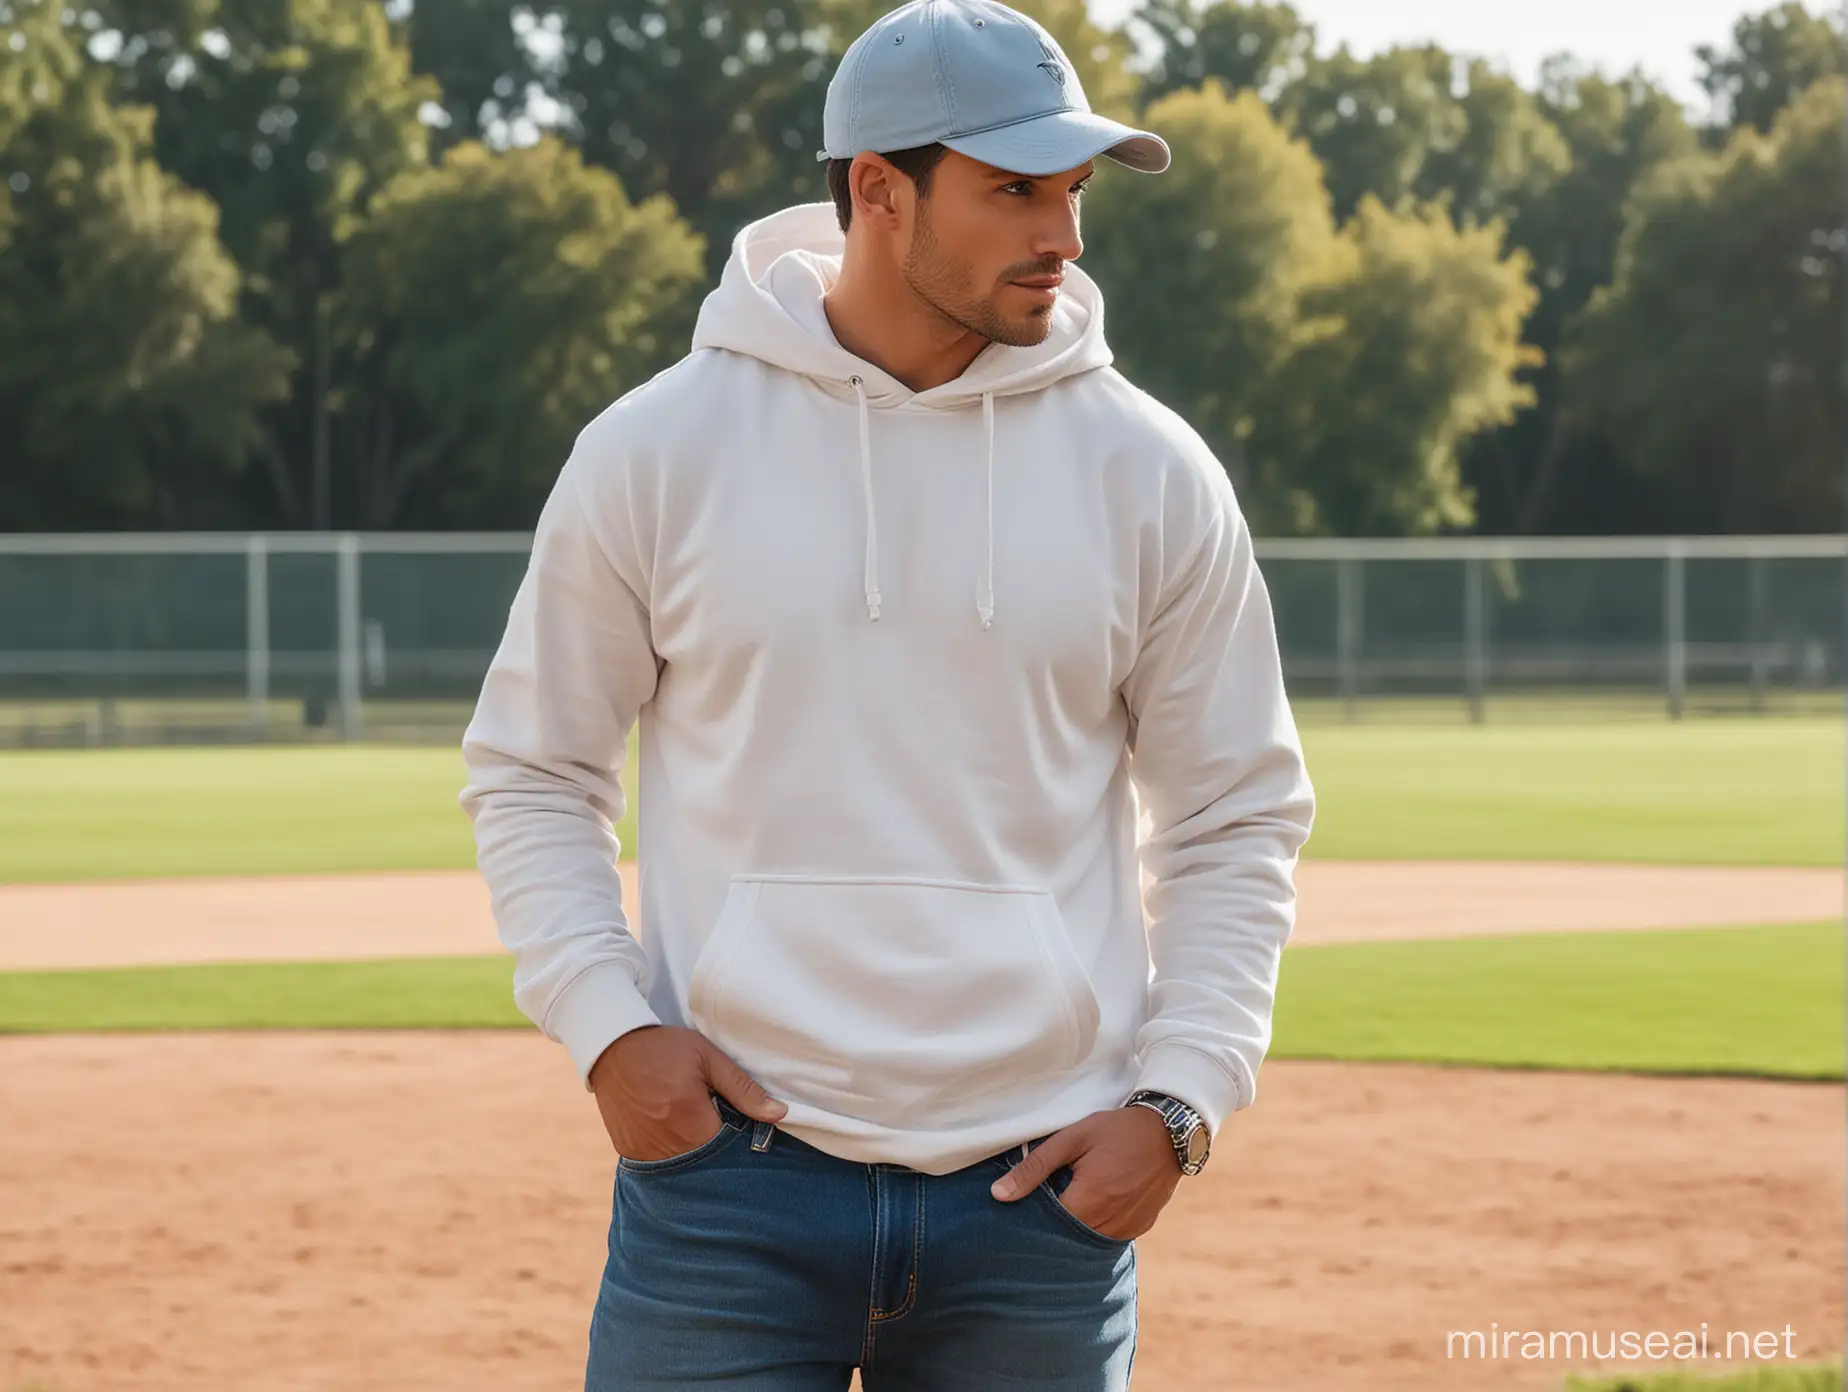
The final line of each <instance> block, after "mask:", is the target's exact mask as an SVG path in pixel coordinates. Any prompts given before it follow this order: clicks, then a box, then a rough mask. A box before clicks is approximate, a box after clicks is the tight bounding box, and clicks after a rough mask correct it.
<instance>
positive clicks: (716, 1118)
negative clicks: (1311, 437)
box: [463, 0, 1312, 1392]
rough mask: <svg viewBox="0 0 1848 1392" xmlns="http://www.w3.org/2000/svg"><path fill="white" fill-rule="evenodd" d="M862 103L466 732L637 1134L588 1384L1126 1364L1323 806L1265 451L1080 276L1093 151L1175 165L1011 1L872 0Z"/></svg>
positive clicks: (586, 1074) (530, 965)
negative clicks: (1201, 416)
mask: <svg viewBox="0 0 1848 1392" xmlns="http://www.w3.org/2000/svg"><path fill="white" fill-rule="evenodd" d="M825 133H826V141H827V149H826V151H824V152H823V155H824V157H826V158H828V159H829V160H830V164H829V185H830V188H831V190H832V191H833V193H834V197H835V203H834V205H833V206H830V205H827V204H818V205H809V206H803V207H795V208H791V209H788V210H786V211H785V212H782V213H779V214H777V215H775V216H773V217H769V218H766V219H764V220H763V221H761V222H758V223H756V224H754V225H753V226H750V227H748V228H746V229H745V230H744V231H743V232H742V233H741V234H740V235H739V237H738V239H737V241H736V244H735V246H734V248H733V252H732V257H731V261H730V264H729V265H728V266H727V267H726V269H725V273H724V276H723V279H722V281H721V284H720V285H719V287H718V289H717V290H716V291H714V292H713V294H712V295H711V296H710V298H708V300H707V301H706V303H705V305H704V307H703V310H702V313H701V315H700V318H699V323H698V327H697V329H696V331H695V334H694V341H693V351H692V352H691V354H690V355H689V356H688V357H687V358H685V359H684V360H682V361H681V362H680V363H678V364H676V365H675V366H674V367H672V368H670V369H668V370H667V371H665V372H663V373H661V374H660V375H659V376H657V377H656V378H654V379H653V380H652V381H651V382H649V383H647V384H646V385H645V386H643V387H640V388H638V389H637V390H635V391H633V392H630V393H629V394H628V395H626V396H625V397H623V398H622V399H621V400H620V401H618V402H617V403H616V404H615V405H614V406H612V407H611V408H610V409H609V410H607V411H606V412H604V414H603V415H602V416H600V417H599V418H598V419H597V420H596V421H595V422H593V423H592V424H591V425H590V426H589V427H588V428H587V429H586V430H585V431H584V433H583V435H582V436H581V437H580V438H579V440H578V443H577V446H576V448H575V450H574V451H573V453H572V455H571V457H570V458H569V459H568V460H567V461H566V463H565V466H564V468H563V471H562V472H561V474H560V476H559V479H558V482H557V484H556V486H555V488H554V490H553V492H552V494H551V496H550V498H549V500H548V501H547V503H546V505H545V508H544V510H543V513H542V515H541V517H540V520H539V524H538V528H537V534H536V536H535V540H534V546H533V553H532V560H531V564H530V567H529V569H528V571H527V573H526V576H525V578H524V581H523V583H522V584H521V586H520V589H519V592H518V595H517V597H516V598H515V600H514V602H513V607H512V612H511V614H510V616H509V619H508V624H507V630H506V636H505V638H504V640H503V642H502V645H501V648H500V651H499V653H498V655H497V656H496V658H495V660H494V663H493V667H492V670H491V671H490V672H489V674H488V677H487V680H486V683H485V685H484V687H483V689H482V693H481V699H480V704H479V707H478V709H477V710H476V713H475V717H474V720H473V722H472V723H471V725H470V728H469V731H468V734H467V736H466V739H465V744H464V750H465V753H466V757H467V764H468V770H469V783H468V787H467V789H466V790H465V792H464V794H463V803H464V806H465V807H466V808H467V810H468V811H469V813H470V814H471V816H472V817H473V818H474V824H475V833H476V838H477V843H478V847H479V859H480V865H481V869H482V872H483V874H484V876H485V877H486V880H487V882H488V884H489V886H490V888H491V890H492V894H493V901H494V908H495V913H496V917H497V919H498V922H499V926H500V932H501V936H502V938H503V939H504V941H505V942H506V944H507V946H508V947H509V949H511V951H512V952H513V954H514V959H515V963H514V994H515V998H516V1000H517V1001H518V1003H519V1005H520V1007H521V1009H522V1010H524V1011H525V1012H526V1014H528V1015H529V1016H530V1017H531V1018H532V1019H533V1020H534V1021H535V1022H536V1023H537V1024H538V1025H539V1026H540V1028H541V1029H542V1030H543V1031H544V1032H545V1033H546V1034H547V1035H548V1036H549V1037H551V1038H552V1039H554V1040H557V1041H559V1042H560V1043H562V1044H563V1045H564V1046H565V1048H566V1049H567V1050H568V1051H569V1054H570V1056H571V1058H572V1059H573V1060H574V1061H575V1063H576V1066H577V1068H578V1070H579V1073H580V1075H581V1076H582V1077H583V1079H584V1081H585V1086H586V1087H587V1088H588V1089H590V1090H591V1091H592V1092H593V1093H594V1094H595V1096H596V1101H597V1105H598V1108H599V1109H600V1111H601V1114H602V1118H603V1122H604V1125H605V1126H606V1128H607V1129H608V1131H609V1134H610V1138H611V1140H612V1142H613V1143H614V1145H615V1148H616V1150H617V1152H618V1153H619V1155H620V1157H621V1158H620V1159H619V1160H618V1162H617V1170H616V1177H615V1192H614V1196H613V1212H612V1222H611V1227H610V1233H609V1260H608V1265H607V1267H606V1269H605V1272H604V1277H603V1282H602V1287H601V1290H600V1293H599V1296H598V1299H597V1303H596V1309H595V1313H594V1315H593V1318H592V1323H591V1331H590V1354H589V1366H588V1370H587V1375H586V1387H587V1388H588V1389H590V1390H591V1392H634V1390H635V1389H657V1388H659V1389H666V1388H682V1387H692V1386H695V1385H698V1386H702V1387H704V1386H719V1387H725V1388H734V1389H751V1390H752V1392H758V1390H760V1389H777V1392H811V1389H814V1390H815V1392H819V1389H823V1388H829V1389H838V1388H844V1387H846V1386H847V1385H848V1380H849V1377H850V1374H851V1371H852V1370H853V1369H854V1368H856V1367H858V1368H859V1369H860V1370H861V1379H862V1383H863V1386H864V1387H865V1388H866V1389H867V1392H897V1390H898V1389H916V1392H982V1389H988V1388H1000V1387H1008V1388H1044V1389H1055V1388H1056V1389H1060V1392H1077V1390H1079V1389H1120V1388H1123V1387H1125V1386H1126V1385H1127V1383H1128V1377H1129V1369H1130V1364H1131V1361H1132V1359H1133V1355H1134V1336H1135V1251H1134V1246H1133V1240H1134V1239H1135V1238H1136V1237H1138V1236H1140V1235H1141V1234H1143V1233H1145V1232H1147V1231H1148V1230H1149V1228H1150V1227H1151V1226H1152V1225H1153V1223H1154V1222H1155V1220H1156V1217H1157V1215H1158V1214H1159V1213H1160V1212H1161V1210H1162V1207H1163V1206H1164V1205H1165V1204H1166V1203H1167V1202H1168V1200H1169V1198H1170V1197H1171V1196H1172V1195H1173V1193H1174V1192H1175V1189H1176V1187H1177V1185H1178V1184H1179V1183H1180V1182H1181V1180H1182V1177H1183V1174H1184V1172H1194V1171H1197V1169H1198V1168H1199V1166H1200V1165H1201V1164H1203V1163H1204V1160H1205V1156H1206V1154H1207V1152H1208V1149H1209V1145H1210V1142H1211V1139H1212V1137H1213V1136H1214V1135H1216V1134H1217V1133H1218V1132H1219V1131H1220V1129H1221V1128H1222V1126H1223V1125H1224V1123H1225V1121H1226V1119H1227V1117H1228V1116H1229V1115H1230V1114H1231V1113H1232V1112H1234V1111H1236V1110H1238V1109H1240V1108H1242V1107H1245V1106H1248V1105H1249V1104H1250V1103H1251V1101H1252V1099H1253V1096H1254V1091H1255V1086H1256V1081H1257V1072H1258V1067H1259V1064H1260V1062H1261V1060H1262V1058H1263V1055H1264V1052H1265V1050H1266V1048H1267V1047H1268V1044H1269V1039H1270V1017H1271V1007H1272V999H1273V994H1274V989H1275V984H1276V978H1277V969H1278V961H1279V956H1280V951H1281V948H1282V946H1283V943H1284V941H1285V939H1286V938H1287V936H1288V934H1289V931H1290V926H1291V922H1292V917H1293V912H1294V889H1293V883H1292V881H1293V872H1294V866H1295V861H1296V857H1297V853H1298V851H1299V849H1300V847H1301V845H1302V843H1303V841H1304V839H1305V837H1306V836H1307V834H1308V830H1309V824H1310V818H1311V806H1312V804H1311V793H1310V787H1309V783H1308V780H1307V777H1306V774H1305V772H1304V767H1303V761H1302V755H1301V750H1300V747H1299V744H1298V740H1297V736H1296V730H1295V726H1294V723H1293V721H1292V719H1291V715H1290V711H1289V708H1288V705H1287V703H1286V701H1285V697H1284V691H1283V685H1282V681H1281V677H1280V672H1279V664H1278V656H1277V647H1276V639H1275V635H1274V632H1273V628H1272V621H1271V613H1270V607H1269V601H1268V598H1267V596H1266V592H1265V588H1264V585H1263V582H1262V580H1261V578H1260V576H1259V574H1258V570H1257V568H1256V565H1255V563H1254V560H1253V556H1252V543H1251V536H1250V533H1249V531H1248V529H1247V527H1246V525H1245V522H1244V520H1243V518H1242V516H1241V515H1240V513H1239V510H1238V507H1237V505H1236V503H1235V501H1234V498H1233V496H1232V492H1231V488H1230V485H1229V483H1228V481H1227V478H1226V474H1225V472H1224V470H1223V469H1222V468H1221V467H1220V465H1219V464H1218V463H1217V462H1216V461H1215V460H1214V458H1213V457H1212V455H1211V453H1210V452H1209V451H1208V450H1207V449H1206V447H1205V446H1204V445H1203V444H1202V442H1201V441H1200V440H1199V438H1198V437H1197V436H1196V435H1195V434H1194V432H1193V431H1192V430H1190V429H1189V428H1188V427H1187V426H1186V425H1185V424H1184V423H1183V422H1182V421H1181V420H1179V419H1178V418H1177V417H1176V416H1174V415H1173V414H1172V413H1171V412H1169V411H1167V410H1165V409H1164V408H1163V407H1161V406H1160V405H1158V404H1157V403H1156V402H1154V401H1153V400H1151V399H1150V398H1148V397H1147V396H1145V395H1143V394H1142V393H1141V392H1139V391H1137V390H1136V389H1135V388H1134V387H1132V386H1130V385H1129V383H1127V382H1126V381H1125V380H1124V379H1123V378H1122V377H1121V376H1120V375H1118V374H1117V373H1116V372H1115V371H1114V370H1113V369H1112V368H1111V366H1110V362H1111V355H1110V351H1109V349H1108V348H1107V347H1106V346H1105V342H1104V336H1103V305H1102V301H1101V298H1100V296H1099V294H1098V291H1097V288H1096V286H1095V285H1093V284H1092V283H1091V281H1090V280H1089V279H1088V278H1086V277H1085V276H1084V275H1083V274H1082V273H1081V272H1080V271H1079V270H1078V269H1077V268H1076V267H1075V266H1074V265H1073V263H1074V262H1075V261H1076V260H1077V259H1078V255H1079V252H1080V250H1081V249H1082V248H1081V243H1080V240H1079V202H1080V198H1081V194H1082V190H1083V188H1084V187H1085V185H1086V184H1087V183H1088V181H1089V179H1090V177H1091V173H1092V171H1093V168H1094V162H1095V159H1096V158H1097V157H1099V156H1106V157H1109V158H1112V159H1115V160H1117V161H1118V162H1120V163H1123V164H1127V165H1129V166H1131V167H1132V168H1137V169H1142V170H1146V171H1150V172H1159V171H1160V170H1161V169H1163V168H1165V167H1166V165H1167V163H1168V158H1169V156H1168V150H1167V147H1166V146H1165V145H1164V144H1163V143H1162V142H1161V141H1160V140H1159V139H1158V138H1157V137H1155V136H1153V135H1150V134H1147V133H1145V132H1139V131H1134V130H1131V129H1129V128H1127V127H1123V126H1120V125H1118V124H1117V123H1115V122H1113V121H1108V120H1105V119H1103V118H1102V117H1100V116H1097V115H1095V114H1093V113H1091V112H1090V110H1089V108H1088V106H1087V105H1086V103H1085V100H1084V95H1083V92H1082V91H1081V89H1080V87H1079V83H1078V79H1077V76H1076V74H1075V73H1074V72H1073V71H1072V68H1071V66H1070V64H1069V63H1068V62H1067V61H1066V59H1065V57H1064V55H1063V54H1062V53H1061V52H1060V51H1059V48H1058V46H1057V45H1056V44H1055V43H1054V42H1053V41H1052V39H1051V38H1050V36H1048V35H1047V34H1046V33H1045V31H1044V30H1042V29H1041V28H1040V27H1039V26H1038V25H1036V24H1034V23H1033V22H1032V21H1031V20H1029V19H1027V18H1025V17H1024V16H1022V15H1020V14H1017V13H1015V12H1014V11H1012V10H1009V9H1007V8H1006V7H1004V6H1002V5H1000V4H996V3H993V0H916V3H913V4H909V5H906V6H905V7H904V8H902V9H899V10H896V11H894V12H893V13H891V14H889V15H887V16H886V17H885V18H883V19H882V20H880V21H879V22H878V23H876V24H875V25H874V26H873V27H872V28H871V29H870V30H869V31H868V32H867V33H866V34H864V35H862V36H861V38H860V39H859V40H858V41H857V42H856V43H855V44H854V45H853V47H852V48H851V49H849V50H848V52H847V55H846V57H845V58H844V60H843V62H842V64H841V68H840V71H839V73H838V75H837V76H836V77H835V79H834V81H833V83H832V84H831V85H830V87H829V89H828V97H827V106H826V113H825ZM638 719H639V721H640V725H641V729H640V746H639V747H640V770H639V772H640V797H639V802H640V808H639V814H640V819H641V821H640V832H639V839H640V845H641V862H640V873H641V886H640V897H641V907H642V912H641V920H642V926H643V937H644V941H641V942H638V940H637V938H636V937H635V936H634V935H633V934H632V932H631V925H630V924H629V923H628V922H627V921H626V919H625V917H624V915H623V911H622V908H621V893H620V890H621V886H620V883H619V880H618V873H617V869H616V862H617V857H618V853H619V847H618V846H617V844H616V842H615V838H614V836H613V835H612V832H611V825H610V824H611V822H612V821H613V820H614V819H617V818H619V817H620V816H621V815H622V813H623V810H624V799H623V793H622V790H621V785H620V783H619V781H618V772H619V770H620V768H621V766H622V763H623V760H624V757H625V751H626V747H627V737H628V734H629V732H630V729H631V727H632V726H633V725H634V723H635V722H636V721H637V720H638ZM1139 811H1140V812H1141V813H1144V814H1146V819H1147V835H1146V838H1145V839H1143V840H1142V842H1141V844H1140V854H1141V869H1143V870H1146V872H1147V876H1148V881H1149V882H1148V885H1147V893H1146V909H1147V914H1146V920H1145V912H1144V908H1145V895H1144V892H1143V890H1144V886H1143V884H1142V881H1141V877H1140V875H1139V867H1138V849H1139V846H1138V836H1137V832H1138V816H1139Z"/></svg>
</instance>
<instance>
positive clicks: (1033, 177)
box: [988, 165, 1097, 184]
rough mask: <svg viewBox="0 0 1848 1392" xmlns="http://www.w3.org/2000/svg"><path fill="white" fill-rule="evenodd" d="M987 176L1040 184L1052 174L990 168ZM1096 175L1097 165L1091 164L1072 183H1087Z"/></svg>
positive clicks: (997, 181) (1010, 181)
mask: <svg viewBox="0 0 1848 1392" xmlns="http://www.w3.org/2000/svg"><path fill="white" fill-rule="evenodd" d="M988 177H989V178H990V179H993V180H994V181H995V182H996V183H1000V184H1017V183H1019V182H1020V181H1021V180H1022V179H1025V180H1026V181H1027V182H1028V183H1030V184H1040V183H1044V182H1045V181H1046V180H1048V179H1050V178H1052V177H1053V176H1052V175H1050V174H1014V173H1011V172H1010V171H1008V170H1006V169H995V168H991V169H990V170H989V173H988ZM1096 177H1097V166H1096V165H1092V166H1091V167H1090V168H1089V169H1087V170H1086V171H1085V172H1084V173H1082V174H1080V175H1079V176H1078V177H1077V178H1076V179H1073V180H1072V183H1073V184H1086V183H1089V182H1090V181H1091V180H1092V179H1095V178H1096Z"/></svg>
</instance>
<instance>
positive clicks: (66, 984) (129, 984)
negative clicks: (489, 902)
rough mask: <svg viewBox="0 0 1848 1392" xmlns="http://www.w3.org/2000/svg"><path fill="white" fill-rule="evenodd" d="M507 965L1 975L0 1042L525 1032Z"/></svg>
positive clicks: (504, 961)
mask: <svg viewBox="0 0 1848 1392" xmlns="http://www.w3.org/2000/svg"><path fill="white" fill-rule="evenodd" d="M512 991H513V965H512V959H511V958H509V957H505V956H497V957H419V958H403V959H388V960H381V961H372V962H251V963H236V964H228V965H211V966H181V967H132V968H123V969H119V970H109V971H48V972H0V1033H13V1034H46V1033H63V1032H69V1031H74V1030H178V1029H418V1028H422V1029H468V1028H477V1027H498V1026H509V1025H512V1026H521V1025H525V1024H526V1023H527V1022H526V1018H525V1017H524V1016H523V1015H521V1014H520V1012H519V1011H518V1010H516V1009H515V1008H514V1004H513V994H512Z"/></svg>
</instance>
